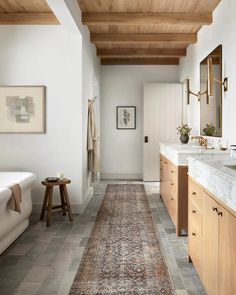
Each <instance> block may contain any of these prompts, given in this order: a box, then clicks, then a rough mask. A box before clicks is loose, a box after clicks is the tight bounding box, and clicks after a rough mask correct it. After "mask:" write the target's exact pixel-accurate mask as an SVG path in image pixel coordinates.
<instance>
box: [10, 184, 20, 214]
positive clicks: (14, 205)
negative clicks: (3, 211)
mask: <svg viewBox="0 0 236 295" xmlns="http://www.w3.org/2000/svg"><path fill="white" fill-rule="evenodd" d="M9 189H10V190H11V198H10V201H9V207H10V209H11V210H13V211H16V212H19V213H21V209H20V203H21V200H22V199H21V188H20V186H19V184H17V183H16V184H12V185H10V186H9Z"/></svg>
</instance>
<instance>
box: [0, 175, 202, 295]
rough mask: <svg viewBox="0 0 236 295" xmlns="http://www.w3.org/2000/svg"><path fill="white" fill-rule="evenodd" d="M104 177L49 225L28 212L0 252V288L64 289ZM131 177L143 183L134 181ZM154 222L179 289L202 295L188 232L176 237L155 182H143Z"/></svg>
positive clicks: (41, 293)
mask: <svg viewBox="0 0 236 295" xmlns="http://www.w3.org/2000/svg"><path fill="white" fill-rule="evenodd" d="M110 183H132V182H129V181H122V182H119V181H113V180H110V181H102V182H101V183H100V184H97V185H96V186H95V193H94V196H93V198H92V199H91V201H90V203H89V204H88V207H87V208H86V210H85V211H84V213H83V214H81V215H75V216H74V222H73V223H70V222H69V220H68V217H67V216H66V217H64V216H62V215H61V214H54V215H53V220H52V226H51V227H49V228H47V227H46V223H45V221H39V216H38V215H32V216H31V222H30V226H29V228H28V229H27V230H26V231H25V233H23V234H22V235H21V237H20V238H19V239H17V241H16V242H15V243H14V244H13V245H12V246H10V247H9V248H8V249H7V250H6V251H5V252H4V253H3V254H2V255H1V256H0V294H4V295H8V294H9V295H14V294H17V295H21V294H24V295H35V294H37V295H58V294H59V295H66V294H69V290H70V287H71V284H72V282H73V280H74V277H75V274H76V272H77V269H78V267H79V264H80V262H81V259H82V256H83V253H84V250H85V247H86V245H87V242H88V238H89V235H90V232H91V230H92V227H93V224H94V221H95V219H96V215H97V212H98V210H99V207H100V204H101V201H102V199H103V195H104V193H105V190H106V186H107V184H110ZM133 183H142V182H139V181H134V182H133ZM145 188H146V191H147V194H148V199H149V203H150V207H151V210H152V214H153V218H154V222H155V223H156V226H157V231H158V233H159V236H160V239H161V245H162V248H163V252H164V254H165V259H166V261H167V265H168V268H169V271H170V274H171V278H172V281H173V284H174V287H175V290H176V294H177V295H206V293H205V291H204V288H203V286H202V283H201V281H200V279H199V277H198V275H197V273H196V271H195V269H194V267H193V265H192V264H189V263H188V261H187V238H186V237H180V238H177V237H176V235H175V227H174V224H173V223H172V221H171V219H170V216H169V214H168V212H167V210H166V208H165V206H164V204H163V202H162V200H161V199H160V196H159V185H156V184H155V183H146V184H145Z"/></svg>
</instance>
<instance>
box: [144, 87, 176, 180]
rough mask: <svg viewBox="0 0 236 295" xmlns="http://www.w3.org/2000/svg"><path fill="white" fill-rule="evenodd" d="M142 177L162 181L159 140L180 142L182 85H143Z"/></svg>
mask: <svg viewBox="0 0 236 295" xmlns="http://www.w3.org/2000/svg"><path fill="white" fill-rule="evenodd" d="M143 109H144V118H143V132H144V133H143V180H144V181H160V167H159V159H160V148H159V143H160V142H164V143H174V142H178V141H179V135H178V134H177V130H176V127H177V126H179V125H180V124H181V123H182V85H181V84H180V83H165V84H163V83H161V84H158V83H148V84H144V97H143Z"/></svg>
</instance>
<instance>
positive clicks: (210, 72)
mask: <svg viewBox="0 0 236 295" xmlns="http://www.w3.org/2000/svg"><path fill="white" fill-rule="evenodd" d="M213 83H214V75H213V68H212V58H211V57H208V59H207V95H208V96H213Z"/></svg>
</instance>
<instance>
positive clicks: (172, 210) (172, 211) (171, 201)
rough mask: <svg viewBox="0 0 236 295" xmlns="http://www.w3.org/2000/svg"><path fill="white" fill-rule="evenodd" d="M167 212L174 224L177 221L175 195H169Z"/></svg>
mask: <svg viewBox="0 0 236 295" xmlns="http://www.w3.org/2000/svg"><path fill="white" fill-rule="evenodd" d="M168 210H169V214H170V216H171V218H172V220H173V222H174V224H176V221H177V195H175V194H173V193H170V197H169V200H168Z"/></svg>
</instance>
